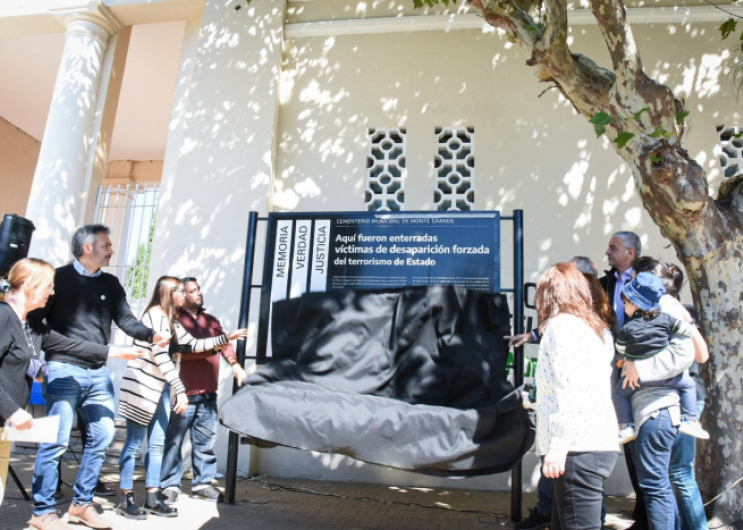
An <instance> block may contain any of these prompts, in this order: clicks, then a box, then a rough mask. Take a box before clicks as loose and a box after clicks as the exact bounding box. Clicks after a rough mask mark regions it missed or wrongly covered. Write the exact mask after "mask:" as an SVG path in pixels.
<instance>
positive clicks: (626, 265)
mask: <svg viewBox="0 0 743 530" xmlns="http://www.w3.org/2000/svg"><path fill="white" fill-rule="evenodd" d="M640 254H642V242H641V241H640V238H639V236H638V235H637V234H635V233H634V232H616V233H615V234H614V235H612V236H611V239H610V240H609V245H608V248H607V249H606V256H607V258H608V261H609V265H610V266H611V269H609V270H608V271H604V272H605V274H606V275H605V276H604V277H603V278H601V279H600V280H599V281H600V282H601V286H602V287H603V288H604V289H605V290H606V295H607V297H608V298H609V303H610V304H611V306H612V308H613V309H614V313H615V314H616V315H617V328H618V329H622V326H624V323H625V322H626V320H627V316H626V315H625V313H624V301H623V300H622V289H624V285H625V283H627V282H628V281H629V280H631V279H632V274H633V272H634V265H635V262H636V261H637V258H639V257H640ZM624 458H625V460H626V461H627V471H628V472H629V477H630V481H631V482H632V488H633V489H634V490H635V508H634V510H633V512H632V519H634V520H635V522H634V524H633V525H632V526H631V527H630V529H631V530H647V528H648V519H647V517H648V516H647V513H646V511H645V498H644V496H643V493H642V490H641V489H640V485H639V483H638V482H637V471H636V470H635V463H634V460H633V459H632V453H631V451H630V450H629V447H626V448H625V450H624Z"/></svg>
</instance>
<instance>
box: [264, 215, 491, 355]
mask: <svg viewBox="0 0 743 530" xmlns="http://www.w3.org/2000/svg"><path fill="white" fill-rule="evenodd" d="M268 221H269V222H268V225H269V229H268V240H267V248H266V258H265V264H266V265H267V266H265V268H264V281H263V294H262V299H261V320H262V321H263V319H264V318H265V319H268V322H270V308H271V304H272V303H273V302H275V301H278V300H285V299H287V298H294V297H297V296H301V295H302V294H303V293H305V292H309V291H329V290H331V289H346V288H350V289H385V288H391V287H406V286H420V285H457V286H460V287H465V288H468V289H476V290H480V291H486V292H493V293H496V292H500V289H501V283H500V213H499V212H324V213H321V212H313V213H272V214H270V215H269V219H268ZM268 327H269V326H268V325H266V326H263V325H262V327H261V329H267V328H268ZM269 333H270V332H269ZM268 336H270V334H269V335H268ZM265 339H266V337H265V336H259V351H261V350H262V349H263V347H265V346H268V345H267V344H266V340H265ZM264 351H265V350H264ZM267 354H268V356H270V348H268V349H267Z"/></svg>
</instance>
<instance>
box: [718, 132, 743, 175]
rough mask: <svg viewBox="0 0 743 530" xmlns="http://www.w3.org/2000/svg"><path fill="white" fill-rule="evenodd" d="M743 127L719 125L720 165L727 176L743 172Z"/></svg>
mask: <svg viewBox="0 0 743 530" xmlns="http://www.w3.org/2000/svg"><path fill="white" fill-rule="evenodd" d="M741 133H743V127H735V126H732V125H728V126H718V127H717V136H718V138H719V139H720V148H721V149H722V153H720V167H721V168H722V172H723V174H724V176H725V177H733V176H735V175H737V174H739V173H741V172H743V137H741V136H739V135H740V134H741Z"/></svg>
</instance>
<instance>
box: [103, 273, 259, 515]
mask: <svg viewBox="0 0 743 530" xmlns="http://www.w3.org/2000/svg"><path fill="white" fill-rule="evenodd" d="M184 302H185V296H184V289H183V283H182V282H181V280H179V279H178V278H174V277H172V276H163V277H161V278H160V279H158V280H157V283H156V285H155V289H154V292H153V293H152V299H151V300H150V303H149V304H148V305H147V309H145V312H144V315H143V317H142V323H143V324H144V325H145V326H147V327H150V328H152V329H153V330H154V331H155V332H158V333H161V334H168V335H171V336H172V337H173V340H177V344H178V345H179V346H180V347H181V348H184V347H185V349H187V350H190V351H191V352H194V353H196V352H203V351H208V350H213V349H215V348H219V347H220V346H223V345H224V344H226V343H227V342H228V341H230V340H234V339H237V338H242V337H244V336H245V335H246V334H247V330H238V331H236V332H234V333H232V334H230V335H220V336H217V337H210V338H206V339H198V340H197V339H194V338H193V337H192V336H191V335H189V334H188V333H187V332H186V331H185V330H184V329H183V328H182V327H181V326H180V324H179V323H178V320H177V309H178V308H179V307H180V306H182V305H183V303H184ZM135 344H137V345H140V346H142V347H146V348H147V349H148V350H149V355H147V356H145V357H144V358H142V359H139V360H137V361H135V362H131V363H129V366H128V367H127V369H126V372H124V377H123V379H122V383H121V394H120V397H119V414H121V415H122V416H123V417H124V418H126V443H125V444H124V448H123V449H122V451H121V456H120V458H119V469H120V488H121V494H122V496H121V502H120V503H119V505H118V506H117V508H116V511H117V512H118V513H119V514H121V515H123V516H124V517H127V518H129V519H135V520H142V519H145V518H146V517H147V514H148V513H150V514H152V515H157V516H161V517H175V516H176V515H178V510H177V509H176V508H172V507H170V506H167V505H166V504H165V503H164V502H162V499H161V498H160V489H159V483H160V466H161V464H162V457H163V446H164V443H165V433H166V431H167V427H168V420H169V418H170V409H171V405H170V400H171V392H172V394H173V395H174V396H175V404H174V405H173V412H175V413H176V414H181V413H183V412H184V411H185V410H186V407H187V406H188V399H187V397H186V389H185V387H184V386H183V383H182V382H181V380H180V378H179V377H178V371H177V369H176V366H175V364H174V363H173V361H172V360H171V358H170V354H169V353H168V349H167V348H162V347H159V346H157V345H154V344H152V345H151V344H144V343H139V342H138V341H135ZM185 355H188V354H185ZM145 437H147V444H148V449H147V454H146V455H145V487H146V489H147V497H146V501H145V504H144V510H142V509H141V508H139V507H138V506H137V504H136V502H135V500H134V495H133V492H132V488H133V482H134V481H133V474H134V464H135V460H136V458H137V454H138V453H139V449H140V447H141V446H142V442H143V441H144V439H145Z"/></svg>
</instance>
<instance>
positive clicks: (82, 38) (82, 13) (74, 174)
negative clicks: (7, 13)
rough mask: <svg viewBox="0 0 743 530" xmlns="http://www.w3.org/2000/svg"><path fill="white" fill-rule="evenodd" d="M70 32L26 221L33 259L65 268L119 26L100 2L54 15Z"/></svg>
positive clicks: (88, 3) (55, 88)
mask: <svg viewBox="0 0 743 530" xmlns="http://www.w3.org/2000/svg"><path fill="white" fill-rule="evenodd" d="M54 14H55V15H56V16H57V17H58V18H59V19H60V20H61V21H62V22H63V24H64V25H65V27H66V32H65V48H64V52H63V54H62V62H61V64H60V67H59V73H58V74H57V82H56V85H55V87H54V94H53V96H52V104H51V107H50V109H49V116H48V118H47V122H46V128H45V129H44V137H43V139H42V142H41V151H40V153H39V161H38V163H37V166H36V173H35V174H34V182H33V185H32V187H31V196H30V198H29V203H28V209H27V210H26V216H27V217H28V218H29V219H31V220H32V221H33V222H34V224H35V225H36V232H35V234H34V239H33V241H32V245H31V251H30V254H31V255H32V256H35V257H40V258H43V259H46V260H48V261H50V262H51V263H53V264H54V265H61V264H63V263H64V262H66V261H67V260H68V259H69V257H70V252H69V241H70V237H71V235H72V233H73V232H74V230H75V228H76V225H77V223H78V219H79V218H80V216H81V212H80V210H81V209H84V208H85V200H84V199H83V197H84V194H85V192H86V191H87V190H86V189H85V188H84V187H85V182H86V180H87V179H86V167H87V165H88V161H89V159H90V157H89V153H90V149H91V148H92V147H94V145H95V144H94V141H95V140H94V139H95V138H97V136H96V134H95V133H94V122H95V111H96V100H97V98H98V92H99V88H100V82H101V72H102V70H103V61H104V56H105V53H106V49H107V48H108V42H109V38H110V37H111V36H112V35H113V34H114V33H116V32H117V31H118V30H119V29H120V28H121V24H120V23H119V22H118V20H117V19H116V18H115V17H114V16H113V15H112V14H111V13H110V11H109V10H108V8H106V7H105V6H103V5H102V4H101V3H100V2H85V3H81V4H80V5H78V6H75V7H68V8H65V9H63V10H58V11H55V12H54Z"/></svg>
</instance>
